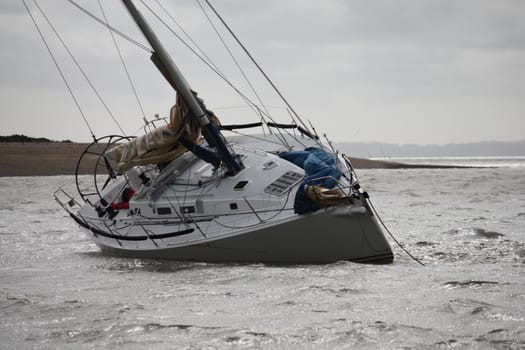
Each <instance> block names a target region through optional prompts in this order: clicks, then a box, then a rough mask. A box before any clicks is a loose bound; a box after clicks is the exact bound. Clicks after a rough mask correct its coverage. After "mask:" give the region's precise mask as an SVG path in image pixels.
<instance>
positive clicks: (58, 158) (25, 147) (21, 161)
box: [0, 142, 432, 176]
mask: <svg viewBox="0 0 525 350" xmlns="http://www.w3.org/2000/svg"><path fill="white" fill-rule="evenodd" d="M87 146H88V144H85V143H62V142H2V143H0V176H49V175H74V174H75V169H76V166H77V161H78V158H79V157H80V155H81V154H82V152H83V151H84V149H85V148H86V147H87ZM351 159H352V164H353V166H354V167H355V168H356V169H401V168H428V167H432V166H425V165H411V164H401V163H394V162H386V161H377V160H370V159H364V158H351ZM84 165H85V166H83V167H82V168H81V169H79V170H80V171H79V173H81V174H91V173H92V169H93V166H94V163H92V164H84Z"/></svg>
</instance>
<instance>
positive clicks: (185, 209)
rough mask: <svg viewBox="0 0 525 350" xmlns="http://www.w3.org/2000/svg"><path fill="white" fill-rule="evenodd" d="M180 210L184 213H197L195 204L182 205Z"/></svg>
mask: <svg viewBox="0 0 525 350" xmlns="http://www.w3.org/2000/svg"><path fill="white" fill-rule="evenodd" d="M180 211H181V212H182V213H183V214H193V213H195V207H194V206H193V205H189V206H187V207H180Z"/></svg>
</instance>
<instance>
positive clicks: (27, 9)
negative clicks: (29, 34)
mask: <svg viewBox="0 0 525 350" xmlns="http://www.w3.org/2000/svg"><path fill="white" fill-rule="evenodd" d="M22 2H23V3H24V7H25V8H26V11H27V13H28V15H29V17H31V21H32V22H33V24H34V25H35V28H36V30H37V32H38V34H39V35H40V39H42V42H43V43H44V45H45V46H46V49H47V52H49V55H50V56H51V59H52V60H53V63H54V64H55V67H56V68H57V70H58V72H59V74H60V76H61V77H62V80H63V81H64V84H65V85H66V87H67V90H68V91H69V94H70V95H71V97H72V98H73V101H74V102H75V105H76V106H77V108H78V111H79V112H80V114H81V115H82V119H84V122H85V123H86V126H87V128H88V129H89V132H90V133H91V137H92V138H93V140H96V137H95V133H94V132H93V129H92V128H91V126H90V125H89V122H88V120H87V118H86V115H85V114H84V111H82V108H81V107H80V104H79V102H78V100H77V98H76V96H75V94H74V93H73V90H72V89H71V86H70V85H69V83H68V81H67V79H66V76H65V75H64V72H63V71H62V69H61V68H60V65H59V64H58V61H57V59H56V58H55V55H53V51H51V48H50V47H49V44H48V42H47V40H46V38H45V37H44V34H43V33H42V31H41V30H40V27H39V26H38V24H37V22H36V20H35V18H34V17H33V14H32V13H31V11H30V10H29V7H28V6H27V3H26V1H25V0H22ZM33 2H34V3H35V5H37V7H38V4H37V2H36V0H33ZM39 8H40V7H39Z"/></svg>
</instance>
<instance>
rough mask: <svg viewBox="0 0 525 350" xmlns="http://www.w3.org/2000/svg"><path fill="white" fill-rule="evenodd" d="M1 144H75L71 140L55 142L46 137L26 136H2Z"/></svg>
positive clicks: (0, 137) (0, 138)
mask: <svg viewBox="0 0 525 350" xmlns="http://www.w3.org/2000/svg"><path fill="white" fill-rule="evenodd" d="M0 142H33V143H37V142H38V143H42V142H48V143H73V141H71V140H62V141H53V140H50V139H48V138H45V137H30V136H26V135H19V134H14V135H10V136H0Z"/></svg>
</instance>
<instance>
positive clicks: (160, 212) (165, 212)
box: [157, 207, 171, 215]
mask: <svg viewBox="0 0 525 350" xmlns="http://www.w3.org/2000/svg"><path fill="white" fill-rule="evenodd" d="M157 214H158V215H169V214H171V208H170V207H167V208H157Z"/></svg>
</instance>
